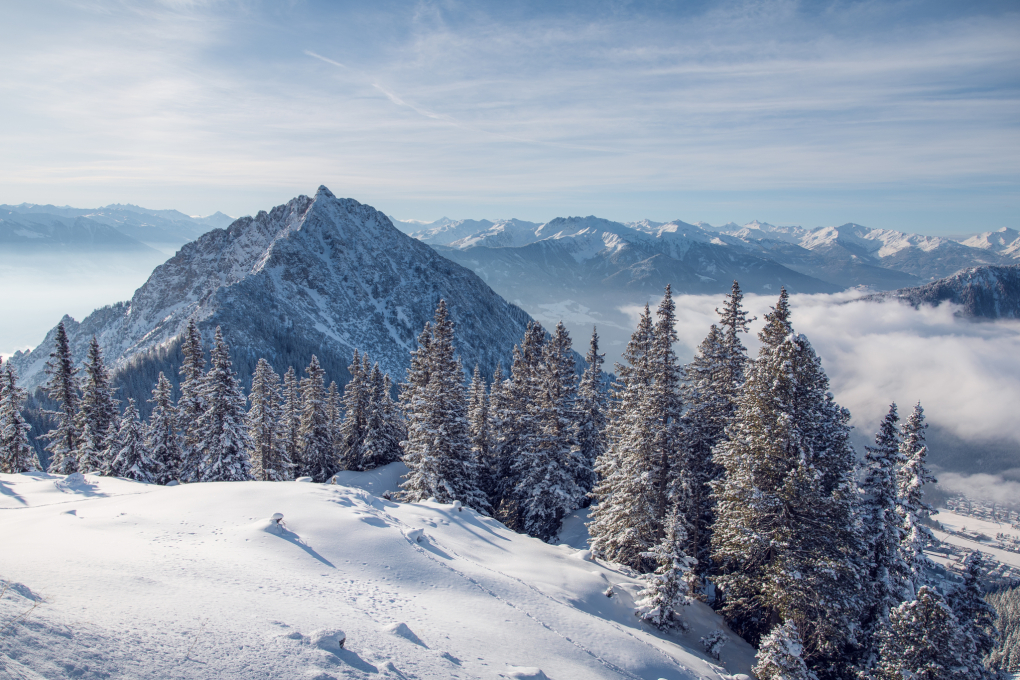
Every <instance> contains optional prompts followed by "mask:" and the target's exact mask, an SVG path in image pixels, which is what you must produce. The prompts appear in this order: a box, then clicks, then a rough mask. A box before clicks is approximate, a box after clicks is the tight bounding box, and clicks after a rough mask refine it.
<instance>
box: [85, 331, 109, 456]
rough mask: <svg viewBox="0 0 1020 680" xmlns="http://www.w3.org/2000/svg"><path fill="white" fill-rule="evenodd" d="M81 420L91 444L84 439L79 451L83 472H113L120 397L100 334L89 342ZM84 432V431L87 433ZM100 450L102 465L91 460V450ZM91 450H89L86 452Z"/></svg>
mask: <svg viewBox="0 0 1020 680" xmlns="http://www.w3.org/2000/svg"><path fill="white" fill-rule="evenodd" d="M78 408H79V411H78V423H79V427H80V428H81V431H82V433H84V432H86V431H87V432H88V433H89V437H90V439H89V442H88V446H87V447H86V446H84V442H83V444H82V446H81V449H80V451H79V454H78V461H79V462H78V467H79V469H81V470H82V471H83V472H85V471H90V472H98V473H100V474H104V475H105V474H110V470H111V466H112V464H113V460H112V459H110V458H109V457H108V455H107V454H108V453H109V452H110V440H111V439H112V437H113V436H114V435H115V434H116V433H117V421H118V413H117V401H116V400H115V399H114V398H113V388H112V387H111V386H110V372H109V371H108V370H107V369H106V364H105V363H104V362H103V352H102V349H100V347H99V341H98V340H96V336H94V335H93V336H92V340H91V341H90V342H89V349H88V355H87V358H86V359H85V375H84V378H83V380H82V382H81V400H80V401H79V403H78ZM83 436H84V435H83ZM92 451H96V452H99V456H100V459H99V461H98V467H95V465H96V464H95V462H92V461H91V460H89V462H88V463H86V462H85V461H86V460H88V459H89V458H90V457H91V452H92ZM83 452H89V453H83Z"/></svg>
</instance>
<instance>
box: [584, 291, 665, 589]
mask: <svg viewBox="0 0 1020 680" xmlns="http://www.w3.org/2000/svg"><path fill="white" fill-rule="evenodd" d="M652 347H653V327H652V315H651V312H650V311H649V309H648V305H645V309H644V313H643V314H642V315H641V318H640V319H639V321H638V327H637V329H636V330H635V331H634V333H633V334H632V335H631V338H630V342H629V343H627V348H626V350H625V351H624V354H623V359H624V361H625V362H626V363H625V364H617V365H616V375H617V376H618V380H617V382H616V383H614V385H613V405H612V407H611V408H610V412H609V419H608V422H607V425H606V440H607V448H606V452H605V454H604V455H603V456H602V457H601V458H600V459H599V460H597V461H596V468H595V470H596V473H597V475H598V479H599V481H598V482H597V484H596V486H595V489H594V491H593V492H592V495H593V496H594V498H595V504H594V506H593V509H592V512H591V522H589V523H588V532H589V536H590V540H589V545H590V546H591V550H592V553H593V554H594V555H595V556H597V557H599V558H601V559H604V560H607V561H610V562H618V563H620V564H625V565H627V566H630V567H632V568H635V569H638V570H640V571H642V572H648V571H652V570H654V569H655V567H656V566H657V565H656V564H655V562H654V561H652V560H649V559H648V558H646V557H644V555H645V554H647V553H648V552H649V551H650V550H651V549H652V547H653V546H654V545H656V544H657V543H658V542H659V538H660V534H659V531H660V527H661V524H660V523H658V522H656V521H655V518H654V515H653V513H652V512H651V511H650V509H651V508H652V507H653V501H654V495H653V494H650V491H654V487H651V488H650V484H649V481H650V480H648V479H647V477H646V472H647V469H648V465H647V464H646V461H648V460H650V459H652V458H653V454H652V432H653V425H652V419H651V418H650V417H649V409H648V408H647V404H646V397H647V392H648V387H649V386H650V384H651V382H652V374H651V355H652Z"/></svg>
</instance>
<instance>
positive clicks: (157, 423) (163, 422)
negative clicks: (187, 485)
mask: <svg viewBox="0 0 1020 680" xmlns="http://www.w3.org/2000/svg"><path fill="white" fill-rule="evenodd" d="M149 403H151V404H152V405H153V406H152V413H151V414H150V415H149V424H148V427H147V430H146V443H147V445H148V447H149V450H150V451H152V460H153V462H154V463H155V465H156V472H155V475H156V479H155V481H156V483H157V484H169V483H170V482H173V481H180V479H181V466H182V465H183V463H184V450H183V442H182V441H181V432H180V425H179V423H178V415H177V406H176V405H175V404H174V400H173V385H171V384H170V381H169V380H167V377H166V376H165V375H163V372H162V371H160V373H159V379H158V380H157V381H156V387H154V388H153V390H152V399H150V400H149Z"/></svg>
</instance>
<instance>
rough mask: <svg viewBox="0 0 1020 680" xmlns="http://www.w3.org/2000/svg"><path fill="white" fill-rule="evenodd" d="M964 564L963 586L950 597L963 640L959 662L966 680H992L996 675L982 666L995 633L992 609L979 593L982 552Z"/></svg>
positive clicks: (977, 552)
mask: <svg viewBox="0 0 1020 680" xmlns="http://www.w3.org/2000/svg"><path fill="white" fill-rule="evenodd" d="M963 564H964V568H965V569H966V572H965V573H964V581H963V584H962V585H961V586H959V588H957V590H956V591H954V592H953V593H951V594H950V596H949V606H950V607H951V608H952V610H953V614H954V615H955V616H956V620H957V623H958V624H959V626H960V634H961V636H962V650H961V657H962V659H961V660H962V662H963V666H964V667H965V668H966V669H967V677H968V678H975V679H977V678H988V680H992V679H993V678H995V674H994V673H993V672H992V671H991V670H990V669H989V668H988V667H987V666H986V665H985V658H986V657H988V656H989V654H991V652H992V650H993V649H994V648H995V643H996V640H997V638H998V631H997V630H996V628H995V618H996V614H995V609H994V608H992V605H990V604H988V603H987V602H986V601H985V599H984V593H983V592H982V589H981V582H980V577H981V568H982V557H981V552H980V551H978V550H975V551H973V552H972V553H970V555H968V556H967V558H966V559H965V560H964V563H963Z"/></svg>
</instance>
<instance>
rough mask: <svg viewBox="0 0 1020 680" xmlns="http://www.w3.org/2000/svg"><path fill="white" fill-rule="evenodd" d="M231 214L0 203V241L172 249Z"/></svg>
mask: <svg viewBox="0 0 1020 680" xmlns="http://www.w3.org/2000/svg"><path fill="white" fill-rule="evenodd" d="M233 221H234V218H232V217H230V216H229V215H224V214H223V213H221V212H217V213H214V214H212V215H209V216H207V217H190V216H188V215H185V214H184V213H182V212H178V211H176V210H149V209H148V208H140V207H138V206H136V205H119V204H114V205H108V206H105V207H103V208H95V209H83V208H71V207H68V206H63V207H58V206H55V205H37V204H33V203H22V204H20V205H0V245H3V246H4V247H5V248H6V249H9V250H17V251H18V252H25V253H36V252H41V251H46V252H53V250H54V249H57V250H58V251H59V250H64V251H67V252H79V249H80V248H86V249H88V250H91V251H108V252H129V251H138V252H142V251H145V250H146V249H148V248H151V249H155V250H158V251H160V252H162V253H164V254H167V255H172V254H173V253H174V252H176V251H177V249H178V248H180V247H181V246H183V245H184V244H185V243H187V242H188V241H192V240H194V239H196V238H198V237H199V236H201V235H202V234H204V233H205V232H207V231H209V230H210V229H217V228H222V227H226V226H227V225H229V224H230V223H231V222H233Z"/></svg>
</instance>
